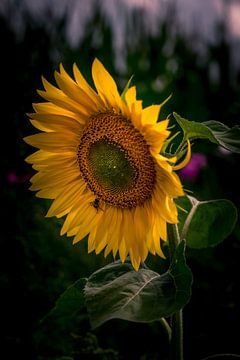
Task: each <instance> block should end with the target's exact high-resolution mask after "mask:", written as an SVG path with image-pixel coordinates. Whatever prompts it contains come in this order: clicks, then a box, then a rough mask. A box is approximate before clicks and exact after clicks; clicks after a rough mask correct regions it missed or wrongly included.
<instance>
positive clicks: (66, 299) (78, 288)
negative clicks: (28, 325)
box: [42, 278, 87, 323]
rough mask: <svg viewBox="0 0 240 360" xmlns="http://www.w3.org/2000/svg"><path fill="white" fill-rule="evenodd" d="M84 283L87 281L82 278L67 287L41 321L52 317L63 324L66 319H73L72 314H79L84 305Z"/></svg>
mask: <svg viewBox="0 0 240 360" xmlns="http://www.w3.org/2000/svg"><path fill="white" fill-rule="evenodd" d="M86 281H87V279H84V278H82V279H79V280H77V281H76V282H75V283H74V284H73V285H71V286H69V287H68V288H67V289H66V290H65V291H64V293H62V294H61V296H60V297H59V299H58V300H57V302H56V305H55V307H54V308H53V309H52V310H51V311H50V312H49V313H48V314H47V316H46V317H45V318H44V319H43V320H45V319H46V318H48V317H53V318H55V319H57V320H58V321H62V322H63V323H65V322H66V318H72V317H74V314H76V313H77V312H79V311H80V310H81V309H82V308H83V307H84V305H85V300H84V292H83V289H84V286H85V284H86ZM43 320H42V321H43Z"/></svg>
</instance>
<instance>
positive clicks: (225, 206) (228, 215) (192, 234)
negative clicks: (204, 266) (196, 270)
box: [177, 196, 237, 249]
mask: <svg viewBox="0 0 240 360" xmlns="http://www.w3.org/2000/svg"><path fill="white" fill-rule="evenodd" d="M177 203H178V205H180V206H181V207H182V208H184V209H185V210H187V212H188V213H187V214H186V213H184V212H181V211H179V220H180V226H179V228H180V237H181V239H185V240H186V243H187V246H189V247H191V248H194V249H201V248H206V247H209V246H215V245H217V244H219V243H220V242H222V241H223V240H224V239H225V238H226V237H227V236H228V235H229V234H230V233H231V232H232V230H233V228H234V225H235V223H236V220H237V210H236V208H235V206H234V205H233V203H232V202H231V201H229V200H224V199H220V200H210V201H198V200H197V199H195V198H194V197H192V196H188V197H185V198H179V199H178V201H177Z"/></svg>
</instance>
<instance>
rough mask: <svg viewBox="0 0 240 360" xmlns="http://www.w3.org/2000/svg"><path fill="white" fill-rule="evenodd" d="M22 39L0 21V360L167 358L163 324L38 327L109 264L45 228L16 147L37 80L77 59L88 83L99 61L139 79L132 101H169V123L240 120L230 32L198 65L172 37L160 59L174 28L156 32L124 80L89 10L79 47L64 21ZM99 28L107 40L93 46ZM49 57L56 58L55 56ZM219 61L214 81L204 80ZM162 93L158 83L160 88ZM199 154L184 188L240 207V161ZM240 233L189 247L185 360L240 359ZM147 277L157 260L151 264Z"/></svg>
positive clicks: (71, 320) (20, 146) (212, 152)
mask: <svg viewBox="0 0 240 360" xmlns="http://www.w3.org/2000/svg"><path fill="white" fill-rule="evenodd" d="M25 24H26V31H25V35H24V36H23V37H22V38H21V39H18V38H17V37H16V34H15V32H14V31H13V30H11V28H10V26H9V22H8V19H7V18H6V17H5V18H4V17H1V18H0V34H1V39H2V41H1V90H2V95H1V118H2V121H1V142H0V143H1V170H0V176H1V187H0V199H1V218H0V219H1V235H0V237H1V239H0V240H1V261H0V266H1V273H0V288H1V330H2V335H1V342H2V345H1V347H0V357H1V358H2V359H15V358H23V359H26V360H27V359H38V360H43V359H44V360H50V359H51V360H53V359H62V360H63V359H65V360H67V359H69V360H70V359H75V360H78V359H141V360H146V359H149V360H150V359H151V360H154V359H161V360H164V359H167V338H166V335H165V333H164V331H163V330H162V328H161V325H160V324H157V323H156V324H150V325H147V324H133V323H127V322H124V321H120V320H119V321H117V320H116V321H111V322H109V323H106V324H105V325H103V326H102V327H101V328H98V329H96V330H94V331H93V330H91V328H90V325H89V322H88V318H87V314H86V312H84V311H83V312H80V313H79V314H78V315H77V316H76V315H74V316H71V314H69V316H68V317H67V318H65V320H61V321H60V320H59V319H57V318H54V316H52V317H51V316H50V317H49V318H47V319H45V320H44V321H43V322H42V323H40V320H41V319H42V318H43V317H44V316H45V315H46V314H47V313H48V312H49V310H50V309H51V308H52V307H53V306H54V304H55V301H56V299H57V298H58V297H59V295H60V294H61V293H62V292H63V291H64V290H65V289H66V287H67V286H69V285H70V284H72V283H73V282H74V281H75V280H77V279H78V278H80V277H87V276H88V275H90V274H91V273H92V272H93V271H94V270H96V269H98V268H99V267H101V266H102V265H104V264H105V263H107V262H109V261H111V260H112V259H111V258H110V257H109V258H107V259H106V260H105V259H104V258H103V256H102V255H98V256H95V255H93V254H90V255H87V246H86V239H85V240H84V241H82V242H81V243H79V244H78V245H77V246H74V247H73V246H72V245H71V239H67V238H65V237H60V235H59V230H60V227H61V223H62V221H61V220H56V219H45V218H44V216H45V214H46V210H47V208H48V206H49V203H48V201H45V200H41V199H36V198H35V197H34V194H33V193H31V192H30V191H29V190H28V187H29V177H30V176H31V175H32V174H33V171H32V170H31V168H30V167H29V166H28V165H27V164H26V163H25V162H24V158H25V157H26V156H27V155H28V154H30V153H31V152H32V149H30V147H28V146H27V145H26V144H24V142H23V141H22V138H23V137H24V136H26V135H29V134H32V133H33V131H34V130H33V128H32V127H31V125H30V124H29V122H28V120H27V116H26V115H25V114H26V112H30V111H31V103H32V102H36V101H40V99H39V97H38V96H37V94H36V91H35V89H36V88H41V75H42V74H44V76H45V77H47V79H49V80H53V72H54V70H55V69H56V68H57V67H58V63H59V61H61V62H63V64H64V65H65V67H66V69H67V70H68V71H69V72H71V66H72V64H73V62H76V63H77V64H78V65H79V67H80V69H81V70H82V72H83V73H84V74H85V76H86V77H87V79H88V80H89V81H91V79H90V69H91V63H92V61H93V59H94V58H95V57H99V58H100V60H102V61H103V63H104V64H105V66H106V67H107V68H108V70H109V71H110V72H111V73H112V74H113V75H114V77H115V78H116V79H117V81H118V84H119V86H120V88H123V86H124V84H125V82H126V81H127V79H128V78H129V77H130V76H131V75H132V74H134V80H133V81H134V83H135V84H136V85H137V88H138V97H139V98H142V99H143V100H144V104H145V105H148V104H151V103H158V102H160V101H162V100H163V99H165V98H166V97H167V96H168V95H169V94H170V93H173V98H172V100H171V101H170V102H169V103H168V104H167V105H166V109H165V114H168V113H170V112H172V111H176V112H179V113H180V114H181V115H182V116H184V117H185V118H189V119H192V120H195V121H206V120H210V119H215V120H218V121H222V122H223V123H225V124H227V125H228V126H233V125H234V124H237V123H239V116H240V115H239V114H240V102H239V96H240V84H239V79H240V73H239V72H238V71H237V70H236V69H235V70H234V72H233V69H232V65H231V59H230V49H229V45H228V43H227V42H226V40H225V39H226V38H225V32H224V31H225V30H224V27H223V26H219V27H218V28H217V29H216V31H218V34H219V36H218V41H217V42H216V43H215V45H211V46H210V45H209V47H208V49H207V56H205V57H203V58H200V55H199V54H198V52H197V51H196V50H193V48H192V46H191V42H193V41H194V38H192V39H190V40H189V39H188V40H186V39H184V38H183V37H181V36H180V35H176V38H175V41H174V44H173V46H174V48H173V51H172V53H171V54H170V55H168V54H166V52H164V51H163V49H164V46H165V45H166V43H167V41H168V36H169V33H170V27H171V24H169V22H166V23H165V24H162V25H159V26H161V31H160V32H159V35H158V36H155V37H153V36H152V37H149V36H146V35H144V33H143V34H142V38H141V41H140V42H138V43H137V44H135V45H134V46H131V45H130V44H129V45H128V47H127V49H126V52H127V66H126V68H127V71H126V72H125V73H122V72H119V71H118V69H116V68H115V65H114V64H115V62H114V55H113V48H112V34H111V30H110V28H109V27H108V25H107V24H106V22H105V21H104V20H103V18H102V17H101V16H100V14H99V13H98V12H97V11H96V15H95V17H94V18H93V19H92V20H91V22H90V23H89V24H88V26H87V28H86V32H85V36H84V38H83V41H82V42H81V44H80V45H79V47H77V48H74V49H73V48H71V47H70V46H69V45H68V43H67V42H66V40H65V38H64V36H63V34H64V27H65V24H64V22H62V23H59V24H58V28H57V29H55V33H54V36H49V33H48V32H47V30H46V28H44V27H42V26H40V25H38V24H37V23H36V22H35V21H33V20H32V19H31V18H30V17H29V18H27V17H26V19H25ZM96 27H98V29H100V31H101V35H102V42H101V44H100V45H96V44H95V45H94V43H93V41H92V39H93V32H94V29H95V28H96ZM53 54H57V55H56V56H53ZM212 64H217V66H218V69H219V76H218V77H217V78H214V77H212V76H211V69H212ZM162 84H164V86H162ZM193 151H194V152H201V153H202V154H204V155H205V156H206V159H207V165H206V166H205V167H204V168H203V169H202V170H201V172H200V174H199V175H198V177H197V178H195V179H190V180H189V181H187V180H186V182H185V187H186V188H187V189H189V190H191V191H193V193H194V196H195V197H197V198H199V199H201V200H205V199H215V198H216V199H217V198H228V199H230V200H232V201H233V202H234V203H235V205H236V206H237V207H238V206H239V199H240V192H239V180H240V177H239V174H238V172H237V170H238V164H239V156H237V155H234V154H229V153H225V152H221V151H220V150H219V149H218V148H217V147H216V146H213V145H211V144H207V143H205V142H199V143H196V144H195V145H194V148H193ZM239 258H240V231H239V224H237V225H236V227H235V229H234V232H233V234H232V235H231V236H229V238H227V239H226V240H225V241H224V242H223V243H222V244H221V245H219V246H217V247H216V248H213V249H208V250H202V251H193V250H191V251H190V250H188V264H189V266H190V267H191V269H192V271H193V275H194V285H193V296H192V300H191V302H190V304H188V305H187V306H186V308H185V316H184V317H185V351H186V359H187V360H195V359H196V360H198V359H200V358H202V357H204V356H207V355H211V354H214V353H220V352H225V353H239V354H240V344H239V331H238V330H236V329H238V328H239V321H240V306H239V304H240V296H239V263H240V262H239ZM148 264H149V266H151V267H152V268H153V269H154V270H156V271H157V270H158V269H159V268H160V265H161V264H162V263H161V260H160V259H159V258H153V257H149V259H148Z"/></svg>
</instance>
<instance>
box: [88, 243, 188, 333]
mask: <svg viewBox="0 0 240 360" xmlns="http://www.w3.org/2000/svg"><path fill="white" fill-rule="evenodd" d="M184 252H185V242H182V243H181V244H180V245H179V246H178V248H177V249H176V252H175V255H174V258H173V261H172V264H171V265H170V268H169V270H168V271H167V272H166V273H164V274H163V275H159V274H158V273H156V272H154V271H152V270H149V269H147V268H141V269H140V270H139V271H138V272H136V271H134V270H133V269H132V266H131V264H130V263H129V262H126V263H124V264H122V263H121V262H120V261H116V262H114V263H111V264H109V265H107V266H105V267H104V268H102V269H100V270H98V271H96V272H95V273H94V274H92V275H91V276H90V278H89V279H88V281H87V284H86V286H85V298H86V305H87V310H88V313H89V316H90V321H91V324H92V326H93V327H94V328H95V327H97V326H99V325H101V324H103V323H104V322H106V321H108V320H110V319H114V318H118V319H124V320H128V321H134V322H152V321H155V320H159V319H161V318H163V317H167V316H170V315H172V314H173V313H175V312H176V311H178V310H179V309H181V308H182V307H183V306H184V305H185V304H186V303H187V302H188V301H189V299H190V296H191V283H192V275H191V271H190V269H189V268H188V266H187V265H186V261H185V255H184Z"/></svg>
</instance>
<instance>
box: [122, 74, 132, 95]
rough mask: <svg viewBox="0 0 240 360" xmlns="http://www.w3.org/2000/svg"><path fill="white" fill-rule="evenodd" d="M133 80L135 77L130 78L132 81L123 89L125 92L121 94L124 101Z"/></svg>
mask: <svg viewBox="0 0 240 360" xmlns="http://www.w3.org/2000/svg"><path fill="white" fill-rule="evenodd" d="M132 79H133V75H132V76H131V77H130V79H129V80H128V82H127V84H126V86H125V88H124V89H123V92H122V94H121V98H122V99H123V100H124V99H125V94H126V92H127V91H128V89H129V87H130V85H131V82H132Z"/></svg>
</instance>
